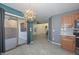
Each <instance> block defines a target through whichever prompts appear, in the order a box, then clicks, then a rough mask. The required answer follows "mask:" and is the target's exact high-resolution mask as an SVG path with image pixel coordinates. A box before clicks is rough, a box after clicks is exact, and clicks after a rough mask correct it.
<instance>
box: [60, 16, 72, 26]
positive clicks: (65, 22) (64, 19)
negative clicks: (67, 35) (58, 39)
mask: <svg viewBox="0 0 79 59" xmlns="http://www.w3.org/2000/svg"><path fill="white" fill-rule="evenodd" d="M65 25H67V26H72V25H73V21H72V16H71V15H66V16H62V18H61V26H62V27H64V26H65Z"/></svg>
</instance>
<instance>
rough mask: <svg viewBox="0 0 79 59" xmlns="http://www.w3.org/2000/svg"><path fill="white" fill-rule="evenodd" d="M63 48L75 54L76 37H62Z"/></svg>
mask: <svg viewBox="0 0 79 59" xmlns="http://www.w3.org/2000/svg"><path fill="white" fill-rule="evenodd" d="M61 47H62V48H64V49H66V50H69V51H72V52H74V51H75V37H74V36H61Z"/></svg>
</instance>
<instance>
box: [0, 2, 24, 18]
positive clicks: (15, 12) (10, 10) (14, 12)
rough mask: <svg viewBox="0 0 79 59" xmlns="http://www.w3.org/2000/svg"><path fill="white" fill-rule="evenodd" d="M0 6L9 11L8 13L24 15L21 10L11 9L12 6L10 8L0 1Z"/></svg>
mask: <svg viewBox="0 0 79 59" xmlns="http://www.w3.org/2000/svg"><path fill="white" fill-rule="evenodd" d="M0 8H3V9H4V10H5V11H6V12H9V13H12V14H15V15H18V16H21V17H23V16H24V14H23V13H22V12H20V11H18V10H16V9H13V8H11V7H9V6H6V5H4V4H2V3H0Z"/></svg>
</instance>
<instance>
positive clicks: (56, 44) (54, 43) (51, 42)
mask: <svg viewBox="0 0 79 59" xmlns="http://www.w3.org/2000/svg"><path fill="white" fill-rule="evenodd" d="M48 41H49V42H51V43H52V44H55V45H59V46H60V45H61V44H59V43H56V42H52V41H50V40H48Z"/></svg>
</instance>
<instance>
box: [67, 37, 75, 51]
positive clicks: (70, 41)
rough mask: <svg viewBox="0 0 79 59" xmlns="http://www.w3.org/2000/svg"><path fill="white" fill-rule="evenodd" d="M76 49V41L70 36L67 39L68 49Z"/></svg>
mask: <svg viewBox="0 0 79 59" xmlns="http://www.w3.org/2000/svg"><path fill="white" fill-rule="evenodd" d="M74 49H75V41H74V38H73V37H68V40H67V50H70V51H74Z"/></svg>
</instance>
